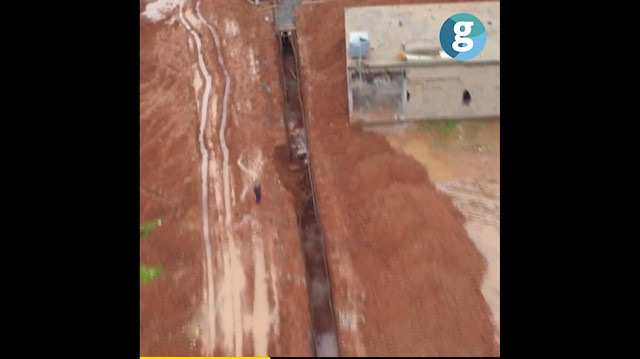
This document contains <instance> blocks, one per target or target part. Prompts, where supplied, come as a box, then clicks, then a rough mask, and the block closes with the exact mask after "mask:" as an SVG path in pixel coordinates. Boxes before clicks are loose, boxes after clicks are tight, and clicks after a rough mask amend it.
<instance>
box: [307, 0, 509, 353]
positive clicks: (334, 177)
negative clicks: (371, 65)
mask: <svg viewBox="0 0 640 359" xmlns="http://www.w3.org/2000/svg"><path fill="white" fill-rule="evenodd" d="M417 2H420V1H402V3H417ZM422 2H423V1H422ZM347 3H348V4H349V5H350V6H355V5H373V4H384V3H389V2H388V1H348V2H347V1H329V2H323V3H319V4H313V5H312V4H306V5H302V6H300V7H299V8H298V12H297V15H296V16H297V17H296V24H297V35H298V44H299V48H300V53H301V58H302V60H301V86H302V93H303V98H304V101H305V114H307V116H308V118H307V121H308V122H307V123H308V129H309V137H310V153H311V163H312V168H313V172H314V179H315V184H316V188H317V196H318V198H317V199H318V206H319V210H320V219H321V224H322V227H323V232H324V234H325V235H326V237H327V240H326V243H327V255H328V261H329V269H330V272H331V276H332V277H331V279H332V291H333V296H334V298H333V300H334V301H333V304H334V312H335V315H336V322H337V323H338V339H339V346H340V353H341V355H344V356H355V355H370V356H378V355H382V356H384V355H389V356H397V355H406V356H485V355H497V354H498V349H497V346H496V345H495V343H494V338H493V328H492V324H491V317H490V311H489V308H488V306H487V303H486V302H485V300H484V298H483V296H482V293H481V291H480V285H481V282H482V277H483V273H484V271H485V267H486V265H485V261H484V259H483V258H482V256H481V254H480V253H479V252H478V251H477V249H476V248H475V246H474V244H473V243H472V242H471V241H470V240H469V238H468V237H467V234H466V232H465V228H464V218H463V216H462V215H461V214H460V212H459V211H458V210H457V209H456V208H455V207H454V205H453V204H452V202H451V200H450V199H449V198H448V197H447V196H446V195H444V194H442V193H440V192H438V191H437V190H436V188H435V186H434V185H433V184H432V183H431V181H430V179H429V175H428V173H427V171H426V170H425V168H424V167H422V166H421V165H420V164H419V163H418V162H416V161H415V160H414V159H412V158H410V157H408V156H406V155H404V154H400V153H398V152H396V151H395V150H394V149H393V148H392V147H391V146H390V145H389V144H388V142H387V141H386V140H385V139H384V137H382V136H381V135H377V134H374V133H368V132H364V131H362V130H360V129H357V128H351V127H349V126H348V121H347V113H348V108H347V96H346V79H345V75H344V72H345V65H344V63H345V49H344V23H343V21H344V20H343V8H344V5H345V4H347ZM394 3H397V2H394ZM319 44H321V45H322V46H319Z"/></svg>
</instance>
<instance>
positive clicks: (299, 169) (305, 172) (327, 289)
mask: <svg viewBox="0 0 640 359" xmlns="http://www.w3.org/2000/svg"><path fill="white" fill-rule="evenodd" d="M278 36H279V40H280V54H281V59H282V62H281V64H282V69H281V70H282V72H281V77H282V82H283V86H284V95H285V99H284V100H285V104H286V107H285V108H286V114H285V127H286V129H287V137H288V146H284V145H283V146H279V147H277V148H276V149H275V153H274V158H275V159H276V160H277V161H278V162H279V165H278V166H277V167H278V171H279V173H280V178H281V179H282V182H283V184H284V186H285V188H286V189H287V190H288V191H289V192H291V193H292V194H293V197H294V203H295V206H296V209H297V215H298V231H299V234H300V240H301V242H302V248H303V251H304V259H305V267H306V271H307V273H306V277H307V291H308V294H309V304H310V307H311V319H312V322H313V341H314V347H315V354H316V356H319V357H331V356H338V344H337V335H336V329H335V322H334V318H335V317H334V315H333V306H332V301H331V285H330V281H329V271H328V268H327V262H326V257H325V251H324V243H323V240H322V238H323V237H322V233H321V231H320V225H319V218H318V213H317V207H316V201H315V190H314V187H313V179H312V177H311V168H310V163H309V156H310V154H309V148H308V141H307V133H306V126H305V123H304V116H303V115H302V112H303V111H302V108H303V106H302V97H301V96H300V85H299V72H298V64H297V58H296V43H295V32H294V31H288V32H281V33H280V34H279V35H278Z"/></svg>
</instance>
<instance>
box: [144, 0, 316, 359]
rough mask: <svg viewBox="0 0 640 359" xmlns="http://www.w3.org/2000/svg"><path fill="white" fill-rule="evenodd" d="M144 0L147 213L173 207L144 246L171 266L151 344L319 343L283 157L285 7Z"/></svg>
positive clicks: (157, 296)
mask: <svg viewBox="0 0 640 359" xmlns="http://www.w3.org/2000/svg"><path fill="white" fill-rule="evenodd" d="M140 5H141V6H140V11H141V20H140V21H141V25H140V26H141V28H140V30H141V39H140V56H141V63H140V72H141V75H140V92H141V98H140V130H141V134H140V141H141V147H140V159H141V173H140V175H141V193H142V195H141V198H140V201H141V214H140V216H141V220H146V219H149V218H153V217H156V216H160V215H161V216H163V225H162V226H161V227H159V228H158V229H157V230H156V231H155V232H154V233H152V234H151V235H150V236H149V237H148V238H147V239H145V240H144V241H143V242H142V243H141V260H142V261H144V262H150V263H157V264H160V265H163V266H164V272H163V274H162V275H161V276H159V277H158V278H157V279H156V280H154V281H153V282H152V283H150V284H148V285H146V286H143V287H141V290H140V293H141V294H140V295H141V299H140V305H141V313H140V320H141V323H140V332H141V355H143V356H156V355H157V356H171V355H179V356H185V355H194V356H198V355H228V356H233V355H236V356H241V355H245V356H246V355H256V356H262V355H267V353H268V354H269V355H301V356H307V355H310V353H311V352H312V351H311V348H312V347H311V344H312V343H311V342H310V330H311V329H310V318H309V316H310V314H309V307H308V299H307V293H306V286H305V280H304V266H303V262H302V255H301V253H302V251H301V248H300V244H299V242H298V236H297V230H296V216H295V212H294V208H293V206H292V200H291V195H290V193H288V192H287V190H286V189H285V188H284V187H283V186H282V184H281V179H280V178H279V177H278V175H277V174H276V171H275V166H274V165H273V160H272V157H273V155H274V149H275V148H276V147H278V146H280V145H283V144H286V135H285V131H284V128H283V127H282V126H281V123H282V122H281V117H282V112H283V110H282V99H283V95H282V92H281V89H280V88H279V85H278V81H279V79H278V72H277V71H272V70H271V69H277V66H278V65H277V64H278V61H279V58H278V53H277V43H276V42H275V41H276V38H275V36H274V34H273V28H272V25H273V24H272V23H271V21H272V20H270V19H269V18H270V17H271V16H272V15H271V11H270V9H269V8H268V7H267V6H257V7H256V6H255V5H252V4H250V3H248V2H240V1H238V2H234V3H233V4H230V3H229V1H225V0H219V1H215V0H213V1H203V2H202V3H200V2H198V1H171V0H169V1H155V2H149V3H148V4H147V2H141V3H140ZM265 17H266V18H267V20H265ZM270 67H271V68H270ZM265 88H268V89H269V90H270V91H265V90H264V89H265ZM254 183H260V185H261V187H262V192H263V199H262V202H261V203H260V204H259V205H258V204H256V203H255V201H254V198H253V193H252V188H253V185H254ZM145 193H146V194H147V195H145Z"/></svg>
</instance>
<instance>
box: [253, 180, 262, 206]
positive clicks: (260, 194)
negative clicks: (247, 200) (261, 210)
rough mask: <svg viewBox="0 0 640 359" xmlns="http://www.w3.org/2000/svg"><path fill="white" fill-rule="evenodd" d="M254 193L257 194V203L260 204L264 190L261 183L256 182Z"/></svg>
mask: <svg viewBox="0 0 640 359" xmlns="http://www.w3.org/2000/svg"><path fill="white" fill-rule="evenodd" d="M253 194H254V195H255V196H256V203H257V204H260V200H261V199H262V190H261V189H260V184H259V183H256V184H255V185H254V186H253Z"/></svg>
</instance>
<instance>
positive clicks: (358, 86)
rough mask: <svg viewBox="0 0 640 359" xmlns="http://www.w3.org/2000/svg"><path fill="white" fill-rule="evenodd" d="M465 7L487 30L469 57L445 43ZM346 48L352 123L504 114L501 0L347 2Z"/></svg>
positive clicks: (482, 116)
mask: <svg viewBox="0 0 640 359" xmlns="http://www.w3.org/2000/svg"><path fill="white" fill-rule="evenodd" d="M458 13H468V14H471V15H473V16H475V17H477V18H478V19H480V21H482V23H483V25H484V27H485V30H486V33H487V41H486V44H485V46H484V49H483V50H482V52H481V53H480V54H478V55H477V56H476V57H474V58H472V59H470V60H466V61H459V60H455V59H452V58H451V57H449V56H448V55H447V54H446V53H445V52H444V51H443V50H442V47H441V45H440V29H441V27H442V24H443V23H444V22H445V21H446V20H447V19H448V18H449V17H451V16H452V15H455V14H458ZM345 46H346V54H347V60H346V67H347V69H346V70H347V84H348V89H347V90H348V97H349V115H350V121H351V122H352V123H364V124H366V123H381V122H394V121H395V122H397V121H411V120H432V119H472V118H486V117H496V116H499V115H500V3H499V2H461V3H439V4H420V5H392V6H366V7H347V8H345ZM405 55H406V56H405Z"/></svg>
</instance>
